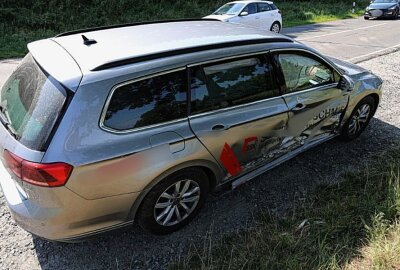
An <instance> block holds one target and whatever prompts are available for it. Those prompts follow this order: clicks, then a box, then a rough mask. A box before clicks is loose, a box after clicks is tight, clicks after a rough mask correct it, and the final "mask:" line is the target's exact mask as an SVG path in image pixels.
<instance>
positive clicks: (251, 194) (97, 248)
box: [0, 20, 400, 269]
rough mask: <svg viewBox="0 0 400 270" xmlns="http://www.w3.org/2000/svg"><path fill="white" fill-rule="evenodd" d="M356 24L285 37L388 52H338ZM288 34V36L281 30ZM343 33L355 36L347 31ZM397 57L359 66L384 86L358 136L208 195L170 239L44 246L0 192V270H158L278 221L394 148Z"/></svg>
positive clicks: (5, 66)
mask: <svg viewBox="0 0 400 270" xmlns="http://www.w3.org/2000/svg"><path fill="white" fill-rule="evenodd" d="M361 22H363V23H364V21H361V20H345V21H340V22H332V23H327V24H322V25H314V26H312V29H309V30H305V29H304V27H301V28H302V29H303V30H301V29H300V30H299V32H296V33H295V32H292V33H291V35H298V36H299V37H300V36H304V37H305V38H306V37H308V38H310V39H307V40H304V42H307V43H308V42H312V44H314V45H315V46H314V47H316V48H317V46H320V45H321V44H319V43H318V42H316V41H318V39H321V40H324V38H323V37H320V38H316V36H318V35H326V34H329V35H328V36H325V37H326V38H328V37H329V38H330V39H332V40H335V38H337V42H336V41H335V42H336V43H338V44H339V45H338V44H336V45H337V46H338V47H336V48H337V51H336V50H334V49H333V48H335V47H332V46H336V45H332V44H333V43H332V44H331V45H330V46H322V47H323V48H324V49H325V50H326V51H324V50H321V49H320V48H317V49H320V50H321V51H323V52H325V53H328V54H329V52H328V51H331V52H335V53H330V55H332V56H336V57H338V58H342V59H352V58H355V57H359V56H362V55H365V54H368V57H373V56H375V55H376V52H377V51H378V54H380V53H382V51H381V50H382V49H386V48H390V47H391V46H393V45H391V44H392V43H390V44H389V42H390V40H388V46H386V47H379V48H375V49H376V50H374V48H373V47H371V48H369V50H366V51H361V52H360V51H359V50H353V53H349V52H350V51H349V50H348V51H346V52H344V50H346V49H344V48H346V46H349V45H348V42H350V40H349V38H347V39H342V34H343V33H341V34H337V32H340V31H348V30H351V29H355V28H359V27H360V23H361ZM380 23H388V24H387V25H385V27H386V28H385V29H386V30H387V31H391V32H392V35H393V36H394V35H395V34H396V33H395V32H396V31H398V30H396V27H395V26H396V25H398V23H400V21H399V22H392V21H373V22H370V21H367V22H365V24H366V25H367V26H370V25H371V26H372V24H374V25H378V24H380ZM332 24H343V25H347V26H346V27H349V26H348V25H353V24H354V28H351V29H348V28H344V27H343V26H342V28H341V30H335V29H333V28H335V27H334V26H332ZM377 27H378V26H377ZM325 28H326V29H325ZM339 28H340V27H339ZM374 28H375V27H372V28H366V29H363V30H362V31H367V33H366V35H367V36H369V37H371V36H372V35H373V34H374V35H375V34H376V35H378V34H381V33H380V32H382V30H381V31H375V30H376V29H374ZM313 29H314V30H313ZM324 29H325V30H324ZM289 30H290V31H292V29H288V30H287V31H289ZM386 30H385V31H386ZM306 31H309V33H306ZM357 31H358V30H357ZM318 33H319V34H318ZM345 33H352V34H351V35H350V36H352V37H354V36H356V33H355V32H354V31H352V32H345ZM376 40H380V37H376ZM309 44H311V43H309ZM312 44H311V45H312ZM360 46H361V45H360ZM361 47H362V46H361ZM388 51H390V50H388ZM384 52H386V51H384ZM345 53H346V55H345ZM347 53H349V54H347ZM371 53H372V54H371ZM341 55H343V57H341ZM346 57H347V58H346ZM357 59H361V58H360V57H359V58H357ZM357 59H356V60H357ZM397 59H400V52H396V53H393V54H388V55H385V56H380V57H375V58H374V59H372V60H369V61H366V62H362V63H360V65H361V66H363V67H365V68H367V69H370V70H371V71H372V72H374V73H375V74H377V75H379V76H381V77H382V78H383V79H384V81H385V82H384V85H385V88H384V95H383V100H382V103H381V105H380V107H379V109H378V111H377V114H376V116H375V117H374V119H373V120H372V121H371V124H370V126H369V127H368V128H367V129H366V130H365V132H364V133H363V135H362V136H361V137H360V138H358V139H357V140H355V141H353V142H351V143H344V142H340V141H338V140H332V141H330V142H327V143H325V144H323V145H321V146H318V147H316V148H314V149H311V150H310V151H307V152H306V153H303V154H301V155H300V156H298V157H296V158H294V159H292V160H290V161H288V162H286V163H284V164H282V165H281V166H279V167H278V168H276V169H274V170H271V171H269V172H267V173H264V174H263V175H261V176H259V177H257V178H255V179H254V180H253V181H250V182H248V183H247V184H245V185H243V186H241V187H239V188H238V189H236V190H234V191H233V192H228V193H225V194H214V195H212V196H210V197H209V199H208V200H207V203H206V205H205V207H204V209H203V210H202V211H201V213H200V215H199V217H198V218H196V219H195V220H194V221H193V222H192V223H191V224H190V225H188V226H186V227H185V228H183V229H182V230H181V231H179V232H176V233H173V234H171V235H167V236H152V235H148V234H146V233H144V232H143V231H142V230H141V229H140V228H138V227H137V226H135V227H134V228H133V229H131V230H128V231H126V232H116V233H115V234H113V235H111V236H104V237H101V238H97V239H94V240H92V241H89V242H84V243H79V244H63V243H52V242H48V241H45V240H42V239H40V238H37V237H35V236H32V235H31V234H29V233H27V232H25V231H24V230H22V229H20V228H19V227H18V226H17V224H16V223H15V222H14V221H13V219H12V217H11V215H10V214H9V212H8V210H7V208H6V204H5V200H4V198H3V197H2V195H1V192H0V269H110V268H111V269H164V268H165V267H166V266H167V265H168V264H169V263H170V262H173V261H177V260H179V259H180V258H182V256H184V255H185V254H186V253H187V251H188V250H189V249H190V248H193V246H194V245H200V246H201V245H202V244H204V245H208V239H209V236H210V235H211V237H213V238H219V237H221V235H224V234H226V233H235V232H237V231H239V230H242V229H248V228H249V227H251V226H253V225H254V224H255V219H254V214H257V213H259V212H260V211H268V212H270V213H273V214H275V215H276V216H284V215H285V214H287V213H288V211H290V210H291V209H293V208H294V207H295V206H296V205H297V204H299V203H301V201H302V200H304V198H305V197H306V196H307V194H308V193H309V192H311V191H313V190H314V189H315V188H316V187H317V186H319V185H322V184H332V183H336V182H338V181H340V180H341V177H342V175H343V174H344V173H345V172H346V171H347V170H355V169H359V168H360V167H362V166H364V165H366V164H368V162H370V161H371V160H373V157H374V155H379V154H380V153H382V152H383V151H386V150H388V149H391V148H393V147H395V145H396V144H398V143H399V139H398V138H399V137H400V118H399V114H400V106H399V104H398V100H400V93H399V91H398V89H399V88H400V65H399V64H398V60H397ZM15 65H16V63H15V61H13V60H12V61H7V62H2V63H0V84H1V83H2V82H3V81H2V80H4V78H5V77H6V76H7V74H9V72H10V71H11V70H12V69H13V68H15ZM0 177H1V176H0ZM371 211H372V210H371ZM372 212H373V211H372Z"/></svg>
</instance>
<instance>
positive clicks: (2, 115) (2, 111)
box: [0, 106, 21, 140]
mask: <svg viewBox="0 0 400 270" xmlns="http://www.w3.org/2000/svg"><path fill="white" fill-rule="evenodd" d="M0 121H1V123H3V125H4V126H5V127H6V128H7V129H8V131H9V132H10V133H11V135H12V136H13V137H14V138H15V139H16V140H19V139H20V138H21V136H20V135H18V134H17V131H16V130H15V129H14V128H13V127H12V126H11V123H10V121H9V120H8V118H7V115H6V108H5V107H3V106H0Z"/></svg>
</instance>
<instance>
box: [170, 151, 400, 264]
mask: <svg viewBox="0 0 400 270" xmlns="http://www.w3.org/2000/svg"><path fill="white" fill-rule="evenodd" d="M297 205H298V206H297V208H296V209H293V210H292V211H291V213H289V214H288V215H287V216H285V217H279V218H278V217H275V216H273V215H271V214H269V213H261V215H260V224H259V225H258V226H257V228H256V229H253V230H250V231H244V232H240V233H238V234H235V235H230V236H227V237H223V238H222V239H221V240H218V241H216V242H213V241H211V240H210V241H209V242H208V244H207V245H206V246H204V247H199V246H196V247H192V249H191V252H190V254H189V256H187V257H186V258H185V259H181V261H180V262H179V263H177V264H176V265H173V266H171V269H400V148H399V149H397V150H393V151H390V152H388V153H387V154H385V155H384V156H383V157H381V158H379V160H377V162H376V164H374V165H373V166H371V167H368V168H365V170H363V171H360V172H357V173H351V174H350V173H349V174H347V175H346V176H345V179H344V181H343V182H341V183H340V184H337V185H334V186H324V187H320V188H318V189H317V190H316V191H315V192H314V193H313V194H311V195H310V196H309V199H307V200H306V201H305V202H302V203H301V202H299V203H298V204H297Z"/></svg>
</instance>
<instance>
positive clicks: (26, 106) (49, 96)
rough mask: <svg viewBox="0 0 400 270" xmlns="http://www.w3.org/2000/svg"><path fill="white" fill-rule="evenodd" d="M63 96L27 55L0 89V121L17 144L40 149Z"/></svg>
mask: <svg viewBox="0 0 400 270" xmlns="http://www.w3.org/2000/svg"><path fill="white" fill-rule="evenodd" d="M66 96H67V95H66V91H65V90H64V88H63V87H61V85H59V84H58V83H57V82H56V81H55V80H54V79H53V78H51V77H49V75H48V74H46V73H45V72H44V71H43V70H42V69H41V68H40V67H39V66H38V65H37V64H36V62H35V60H34V59H33V57H32V55H31V54H28V55H27V56H26V57H25V58H24V60H23V61H22V63H21V65H20V66H19V67H18V68H17V70H16V71H14V73H13V74H12V75H11V77H10V78H9V79H8V81H7V82H6V83H5V85H4V86H3V88H2V89H1V96H0V111H1V112H0V116H1V117H0V119H1V122H2V124H3V125H4V126H6V128H7V129H8V130H9V132H10V133H11V134H12V135H13V136H14V137H15V138H16V139H17V140H18V141H19V142H20V143H22V144H23V145H25V146H26V147H28V148H30V149H33V150H39V151H42V150H44V147H45V145H46V142H47V139H48V137H49V135H50V133H51V131H52V128H53V127H54V125H55V123H56V121H57V118H58V116H59V115H60V112H61V110H62V108H63V105H64V103H65V101H66Z"/></svg>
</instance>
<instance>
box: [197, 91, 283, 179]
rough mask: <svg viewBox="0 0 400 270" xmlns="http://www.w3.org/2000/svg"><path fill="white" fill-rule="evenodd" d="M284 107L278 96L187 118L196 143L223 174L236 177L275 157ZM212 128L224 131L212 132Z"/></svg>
mask: <svg viewBox="0 0 400 270" xmlns="http://www.w3.org/2000/svg"><path fill="white" fill-rule="evenodd" d="M287 110H288V108H287V106H286V103H285V101H284V100H283V99H282V98H281V97H277V98H272V99H269V100H263V101H259V102H255V103H251V104H247V105H245V106H239V107H232V108H229V109H224V110H219V111H214V112H210V113H206V114H202V115H196V116H192V117H190V126H191V128H192V130H193V132H194V133H195V134H196V136H197V137H198V138H199V140H200V141H201V142H202V143H203V144H204V146H205V147H206V148H207V149H208V150H209V151H210V153H211V154H212V155H213V157H214V158H215V159H216V160H217V161H218V163H219V164H220V165H221V167H222V168H224V169H225V171H226V177H225V179H229V178H231V177H237V176H240V175H242V174H244V173H246V172H248V171H251V170H253V169H255V168H257V167H259V166H262V165H264V164H265V163H267V162H269V161H271V160H274V159H276V158H278V157H279V156H281V155H283V154H284V153H285V152H286V151H282V143H283V142H284V141H285V138H286V129H287V122H288V112H287ZM216 126H224V127H225V128H224V129H218V130H215V128H214V127H216Z"/></svg>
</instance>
